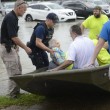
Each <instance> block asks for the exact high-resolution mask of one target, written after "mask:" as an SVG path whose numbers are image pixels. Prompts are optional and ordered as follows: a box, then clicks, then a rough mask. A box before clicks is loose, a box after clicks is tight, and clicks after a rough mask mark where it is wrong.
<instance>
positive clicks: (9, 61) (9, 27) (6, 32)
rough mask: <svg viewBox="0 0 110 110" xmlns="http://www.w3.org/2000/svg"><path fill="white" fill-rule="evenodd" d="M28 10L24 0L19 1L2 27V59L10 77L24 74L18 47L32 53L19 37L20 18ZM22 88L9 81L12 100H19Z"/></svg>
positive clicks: (4, 20)
mask: <svg viewBox="0 0 110 110" xmlns="http://www.w3.org/2000/svg"><path fill="white" fill-rule="evenodd" d="M26 9H27V4H26V2H25V1H23V0H17V1H16V2H15V5H14V10H12V11H11V12H10V13H9V14H7V15H6V16H5V17H4V19H3V22H2V25H1V51H2V52H1V58H2V60H3V62H4V64H5V66H6V70H7V73H8V76H9V77H10V76H15V75H20V74H21V73H22V69H21V64H20V59H19V56H18V46H20V47H21V48H23V49H24V50H25V51H26V53H27V54H30V53H31V52H32V51H31V49H30V48H29V47H27V46H26V45H25V44H24V43H23V42H22V41H21V40H20V39H19V37H18V30H19V27H18V17H19V16H20V17H21V16H23V14H24V13H25V11H26ZM19 93H20V88H19V87H18V85H17V84H16V83H15V82H14V81H13V80H11V79H9V92H8V95H9V97H11V98H17V96H18V95H19Z"/></svg>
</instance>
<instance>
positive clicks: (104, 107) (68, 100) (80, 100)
mask: <svg viewBox="0 0 110 110" xmlns="http://www.w3.org/2000/svg"><path fill="white" fill-rule="evenodd" d="M1 21H2V18H0V24H1ZM80 22H82V20H76V21H75V22H65V23H59V24H57V25H56V26H55V34H54V37H55V38H57V39H58V40H59V41H60V43H61V48H62V50H64V51H67V49H68V46H69V44H70V43H71V42H72V39H71V37H70V35H69V28H70V26H71V25H73V24H76V23H80ZM36 23H37V22H25V21H24V20H23V19H20V22H19V25H20V30H19V36H20V39H22V41H23V42H24V43H26V42H27V41H29V39H30V36H31V33H32V31H33V27H34V26H35V25H36ZM85 35H86V36H87V32H86V33H85ZM19 55H20V58H21V63H22V67H23V74H25V73H28V72H31V71H33V70H35V67H34V66H33V65H32V63H31V61H30V59H29V58H28V56H27V54H26V53H25V52H24V50H23V49H20V52H19ZM7 85H8V77H7V74H6V70H5V67H4V64H3V62H2V60H1V59H0V95H6V94H7ZM12 109H13V110H110V94H106V93H101V94H100V93H82V92H81V91H80V93H73V96H72V97H66V96H65V97H57V98H47V99H46V100H45V101H44V102H43V103H41V104H39V105H33V106H31V107H28V108H27V107H12V108H11V107H8V108H7V109H6V110H12Z"/></svg>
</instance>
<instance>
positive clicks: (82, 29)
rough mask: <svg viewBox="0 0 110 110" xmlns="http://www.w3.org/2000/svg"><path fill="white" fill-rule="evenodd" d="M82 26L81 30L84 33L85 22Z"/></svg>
mask: <svg viewBox="0 0 110 110" xmlns="http://www.w3.org/2000/svg"><path fill="white" fill-rule="evenodd" d="M80 28H81V31H82V34H83V33H84V29H85V27H84V25H83V23H82V24H81V26H80Z"/></svg>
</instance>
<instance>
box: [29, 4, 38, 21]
mask: <svg viewBox="0 0 110 110" xmlns="http://www.w3.org/2000/svg"><path fill="white" fill-rule="evenodd" d="M28 11H29V13H28V14H30V15H31V16H32V17H33V19H38V20H39V16H40V13H39V5H36V4H35V5H30V6H29V10H28Z"/></svg>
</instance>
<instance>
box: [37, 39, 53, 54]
mask: <svg viewBox="0 0 110 110" xmlns="http://www.w3.org/2000/svg"><path fill="white" fill-rule="evenodd" d="M36 46H37V47H39V48H41V49H43V50H45V51H47V52H49V53H51V54H53V50H52V49H50V48H48V47H47V46H45V45H44V44H43V43H42V39H40V38H36Z"/></svg>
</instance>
